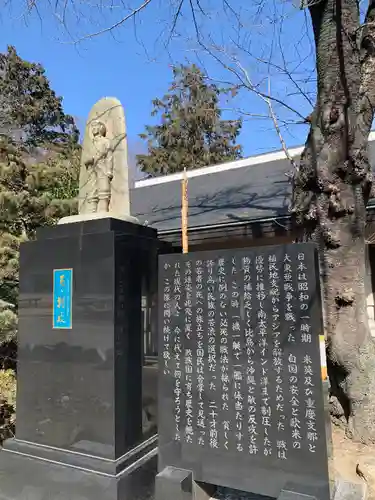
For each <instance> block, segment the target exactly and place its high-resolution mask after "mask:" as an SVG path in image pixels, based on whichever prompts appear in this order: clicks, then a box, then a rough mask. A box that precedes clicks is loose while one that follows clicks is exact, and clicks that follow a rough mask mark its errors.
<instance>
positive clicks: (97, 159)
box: [59, 97, 138, 224]
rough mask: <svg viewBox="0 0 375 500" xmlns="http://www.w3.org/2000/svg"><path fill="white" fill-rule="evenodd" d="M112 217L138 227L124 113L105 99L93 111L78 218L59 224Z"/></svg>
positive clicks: (114, 102) (84, 148) (116, 102)
mask: <svg viewBox="0 0 375 500" xmlns="http://www.w3.org/2000/svg"><path fill="white" fill-rule="evenodd" d="M105 217H112V218H115V219H120V220H125V221H129V222H134V223H137V222H138V221H137V219H136V218H135V217H131V215H130V199H129V167H128V147H127V135H126V122H125V113H124V109H123V107H122V105H121V103H120V101H119V100H118V99H115V98H113V97H104V98H103V99H100V100H99V101H98V102H97V103H96V104H95V105H94V106H93V107H92V109H91V111H90V114H89V117H88V119H87V122H86V128H85V135H84V139H83V144H82V155H81V168H80V176H79V196H78V215H75V216H70V217H64V218H63V219H61V220H60V222H59V224H67V223H72V222H78V221H84V220H92V219H99V218H105Z"/></svg>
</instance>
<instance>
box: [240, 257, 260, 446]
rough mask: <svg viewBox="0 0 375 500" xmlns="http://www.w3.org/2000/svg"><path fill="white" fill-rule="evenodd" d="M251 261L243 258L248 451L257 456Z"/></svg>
mask: <svg viewBox="0 0 375 500" xmlns="http://www.w3.org/2000/svg"><path fill="white" fill-rule="evenodd" d="M250 266H251V259H250V257H243V258H242V270H243V304H244V312H245V345H246V387H247V433H248V436H249V438H248V439H249V441H248V451H249V454H250V455H256V454H257V453H258V451H259V445H258V442H257V436H258V427H257V425H258V422H257V412H256V407H257V404H256V396H255V389H256V379H255V361H254V360H255V337H254V329H253V325H252V314H253V312H252V309H253V307H252V300H253V284H252V280H251V268H250Z"/></svg>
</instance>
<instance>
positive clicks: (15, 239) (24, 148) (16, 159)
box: [0, 47, 80, 396]
mask: <svg viewBox="0 0 375 500" xmlns="http://www.w3.org/2000/svg"><path fill="white" fill-rule="evenodd" d="M0 128H1V135H0V346H1V345H3V346H4V344H9V345H13V344H14V341H15V337H16V333H17V301H18V280H19V276H18V272H19V268H18V266H19V264H18V261H19V245H20V243H21V242H23V241H26V240H28V239H32V238H33V237H34V235H35V230H36V228H37V227H40V226H45V225H51V224H54V223H56V221H57V220H58V219H60V218H61V217H63V216H65V215H69V214H73V213H76V210H77V202H76V200H75V199H74V198H75V197H76V195H77V191H78V176H79V155H80V147H79V145H78V131H77V128H76V126H75V124H74V120H73V118H72V117H71V116H69V115H66V114H65V113H64V111H63V108H62V98H61V97H58V96H56V94H55V92H54V91H53V90H52V89H51V88H50V84H49V82H48V80H47V78H46V76H45V71H44V68H43V67H42V66H41V65H40V64H35V63H29V62H27V61H24V60H22V59H21V58H20V57H19V56H18V54H17V52H16V50H15V49H14V47H8V49H7V52H6V53H5V54H0ZM12 352H13V351H12ZM0 357H1V359H2V363H3V365H4V363H5V358H3V356H0ZM0 396H1V392H0Z"/></svg>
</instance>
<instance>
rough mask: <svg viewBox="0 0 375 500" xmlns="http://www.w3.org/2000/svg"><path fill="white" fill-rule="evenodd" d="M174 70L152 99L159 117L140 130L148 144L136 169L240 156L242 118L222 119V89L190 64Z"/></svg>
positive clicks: (166, 169)
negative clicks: (164, 89)
mask: <svg viewBox="0 0 375 500" xmlns="http://www.w3.org/2000/svg"><path fill="white" fill-rule="evenodd" d="M173 76H174V82H173V84H172V86H171V87H170V89H169V93H168V94H166V95H165V96H164V97H163V98H162V99H155V100H154V101H153V106H154V109H153V111H152V115H153V116H156V115H161V123H160V124H159V125H156V126H147V127H146V131H145V133H143V134H140V137H141V138H142V139H145V140H147V144H148V154H147V155H138V156H137V162H138V165H139V167H140V168H141V170H142V171H143V172H146V173H148V174H150V175H163V174H170V173H173V172H179V171H182V170H184V169H185V168H186V169H187V170H191V169H194V168H199V167H204V166H207V165H213V164H217V163H222V162H226V161H232V160H236V159H238V158H240V157H241V155H242V148H241V146H239V145H237V144H236V140H237V137H238V135H239V133H240V130H241V121H240V120H222V119H221V114H222V112H221V110H220V107H219V100H220V96H221V95H222V94H225V93H226V91H225V90H224V89H220V88H218V87H217V86H216V85H214V84H212V83H208V82H207V81H206V78H205V76H204V75H203V73H202V72H201V70H200V69H199V68H198V67H197V66H195V65H192V66H183V65H181V66H179V67H175V68H173Z"/></svg>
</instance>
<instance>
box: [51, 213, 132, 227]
mask: <svg viewBox="0 0 375 500" xmlns="http://www.w3.org/2000/svg"><path fill="white" fill-rule="evenodd" d="M98 219H117V220H122V221H125V222H132V223H133V224H140V225H141V223H140V222H139V220H138V219H137V218H136V217H132V216H131V215H118V214H115V213H113V212H94V213H92V214H78V215H69V216H68V217H63V218H62V219H60V220H59V222H58V223H57V224H73V223H74V222H85V221H88V220H98Z"/></svg>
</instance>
